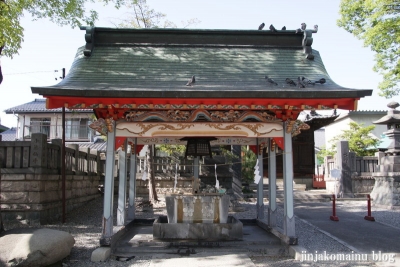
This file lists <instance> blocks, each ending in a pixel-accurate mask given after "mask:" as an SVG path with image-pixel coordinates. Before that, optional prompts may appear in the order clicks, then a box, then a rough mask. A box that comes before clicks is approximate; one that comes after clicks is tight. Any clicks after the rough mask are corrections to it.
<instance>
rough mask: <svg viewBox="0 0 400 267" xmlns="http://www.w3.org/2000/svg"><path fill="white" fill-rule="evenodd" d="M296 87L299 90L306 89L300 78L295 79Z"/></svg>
mask: <svg viewBox="0 0 400 267" xmlns="http://www.w3.org/2000/svg"><path fill="white" fill-rule="evenodd" d="M297 86H298V87H299V88H306V85H305V84H304V83H303V81H302V80H301V77H297Z"/></svg>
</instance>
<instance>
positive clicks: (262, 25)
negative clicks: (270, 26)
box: [258, 22, 265, 31]
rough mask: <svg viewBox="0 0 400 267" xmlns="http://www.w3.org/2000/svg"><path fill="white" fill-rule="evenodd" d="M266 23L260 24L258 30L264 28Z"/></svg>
mask: <svg viewBox="0 0 400 267" xmlns="http://www.w3.org/2000/svg"><path fill="white" fill-rule="evenodd" d="M264 26H265V23H264V22H263V23H261V24H260V26H258V30H259V31H261V30H262V29H264Z"/></svg>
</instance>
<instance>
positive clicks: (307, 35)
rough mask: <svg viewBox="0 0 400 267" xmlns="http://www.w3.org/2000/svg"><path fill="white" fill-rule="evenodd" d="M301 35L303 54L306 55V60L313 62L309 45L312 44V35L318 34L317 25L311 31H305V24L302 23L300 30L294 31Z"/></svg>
mask: <svg viewBox="0 0 400 267" xmlns="http://www.w3.org/2000/svg"><path fill="white" fill-rule="evenodd" d="M301 32H302V33H303V35H304V37H303V52H304V54H306V59H309V60H314V55H313V53H312V48H311V45H312V43H313V38H312V34H313V33H317V32H318V25H314V29H313V30H307V24H305V23H304V22H303V23H302V24H301V28H300V29H297V30H296V34H297V33H301Z"/></svg>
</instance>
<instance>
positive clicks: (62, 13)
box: [0, 0, 135, 84]
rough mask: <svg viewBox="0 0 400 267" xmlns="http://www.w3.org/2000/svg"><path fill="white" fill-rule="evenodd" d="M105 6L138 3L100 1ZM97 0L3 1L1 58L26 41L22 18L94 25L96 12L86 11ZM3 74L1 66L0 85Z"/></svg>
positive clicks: (72, 25)
mask: <svg viewBox="0 0 400 267" xmlns="http://www.w3.org/2000/svg"><path fill="white" fill-rule="evenodd" d="M101 1H102V2H103V3H104V4H108V3H110V2H113V3H114V5H115V7H116V8H119V7H120V6H121V5H123V4H126V2H128V1H129V2H135V0H101ZM94 2H95V1H94V0H52V1H43V0H0V25H1V27H0V56H6V57H10V58H12V57H13V56H14V55H16V54H18V51H19V50H20V49H21V47H22V42H23V40H24V28H23V27H22V25H21V18H22V17H23V16H24V15H25V14H30V15H31V16H32V18H33V20H37V19H42V18H48V19H50V21H52V22H54V23H56V24H58V25H60V26H65V25H69V26H71V27H72V28H75V27H79V26H81V25H82V24H86V25H93V24H94V21H95V20H96V19H97V18H98V14H97V12H96V11H95V10H89V11H86V8H85V4H86V3H94ZM2 80H3V75H2V72H1V66H0V84H1V82H2Z"/></svg>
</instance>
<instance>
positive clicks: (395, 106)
mask: <svg viewBox="0 0 400 267" xmlns="http://www.w3.org/2000/svg"><path fill="white" fill-rule="evenodd" d="M399 106H400V105H399V103H398V102H395V101H392V102H390V103H389V104H387V107H388V108H391V109H396V108H398V107H399Z"/></svg>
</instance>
